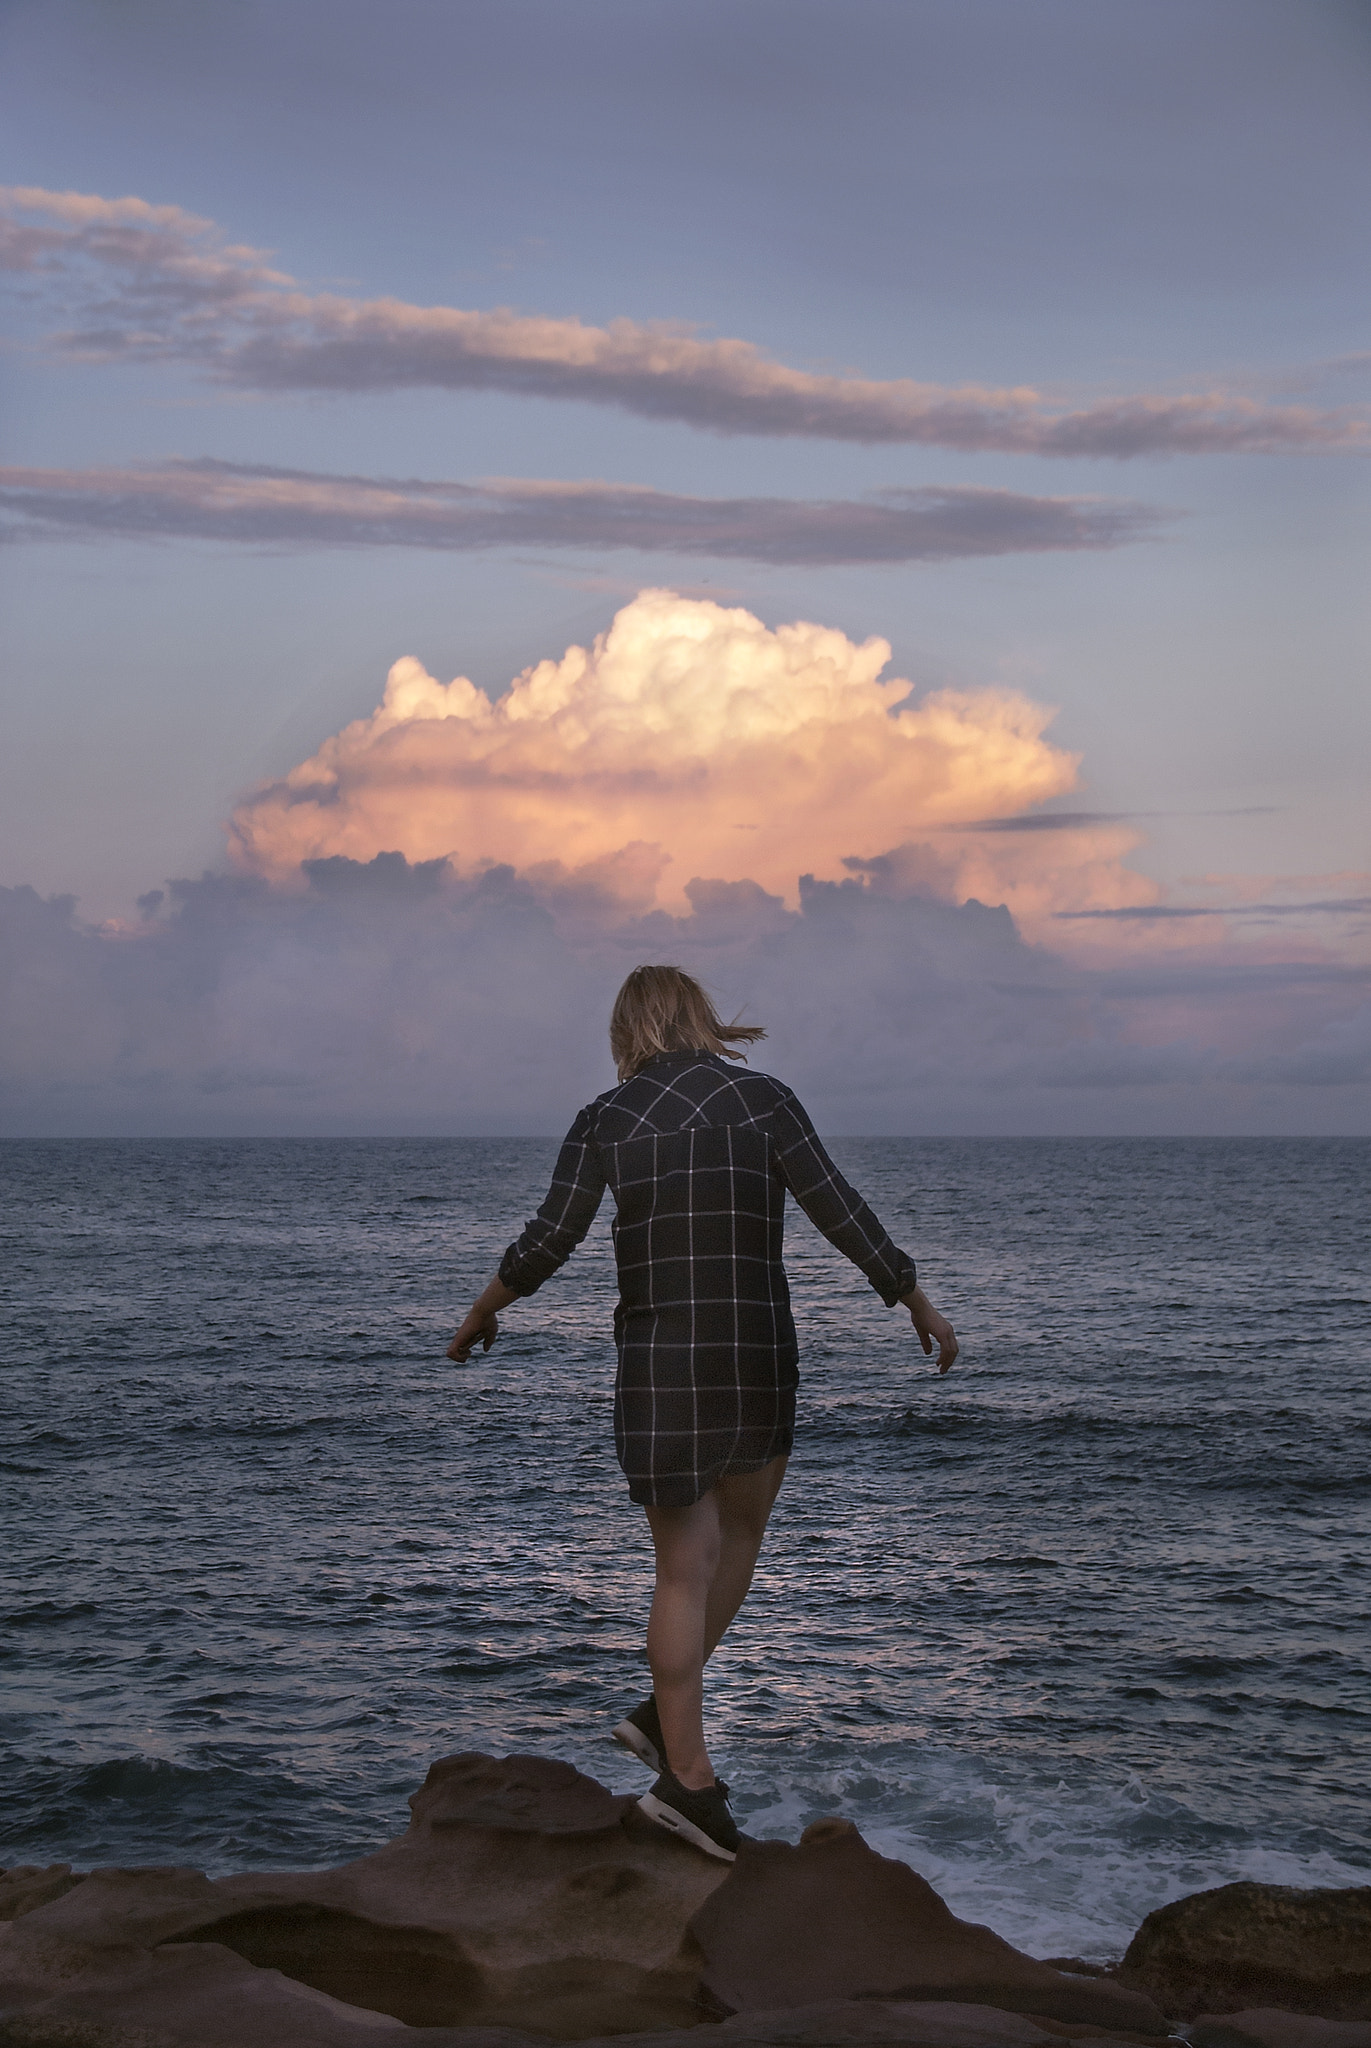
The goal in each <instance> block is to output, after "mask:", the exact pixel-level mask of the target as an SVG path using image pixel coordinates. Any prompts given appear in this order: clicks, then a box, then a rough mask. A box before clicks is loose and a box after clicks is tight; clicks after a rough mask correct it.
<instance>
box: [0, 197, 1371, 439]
mask: <svg viewBox="0 0 1371 2048" xmlns="http://www.w3.org/2000/svg"><path fill="white" fill-rule="evenodd" d="M0 204H3V205H4V206H5V208H6V210H7V213H8V215H9V220H8V224H7V227H6V231H5V234H4V237H3V238H0V264H8V266H9V267H10V268H12V269H15V270H19V271H22V272H25V273H27V274H28V275H29V276H30V277H31V278H33V279H34V280H35V281H42V282H46V283H47V284H48V285H49V287H50V288H51V289H52V290H53V291H54V292H55V293H56V292H59V291H60V288H62V287H65V288H66V290H67V295H68V299H69V301H70V310H71V312H72V314H73V315H74V317H75V320H76V323H77V324H75V325H74V326H71V327H68V328H67V329H66V330H65V331H64V332H62V333H61V334H60V335H59V336H58V337H57V338H56V345H57V346H58V347H59V348H60V349H61V350H62V351H64V352H65V353H66V354H67V355H68V356H72V357H76V358H82V357H85V358H88V359H93V360H101V361H110V360H121V359H122V360H128V361H139V360H153V361H180V362H186V363H190V364H196V365H199V366H201V367H202V368H204V369H205V370H206V371H207V372H209V373H210V374H212V375H213V376H215V377H216V378H219V379H221V380H223V381H225V382H228V383H232V384H238V385H242V386H246V387H249V388H252V389H255V390H266V391H277V390H301V391H305V390H308V391H335V392H349V391H380V390H396V389H404V388H426V389H434V390H452V391H457V390H492V391H503V392H512V393H515V394H524V395H529V396H538V397H545V398H561V399H574V400H582V401H586V402H589V403H593V404H600V405H610V406H614V407H617V408H619V409H621V410H624V411H627V412H631V413H637V414H639V415H641V416H644V417H646V418H650V419H671V420H679V421H684V422H686V423H688V424H690V425H693V426H696V427H701V428H705V429H708V430H710V431H712V432H716V433H726V434H764V435H783V436H801V437H812V438H818V439H829V440H839V441H854V442H867V443H872V444H881V443H893V444H899V443H912V444H919V445H924V446H930V447H942V448H956V449H961V450H970V451H974V450H987V449H996V450H1000V451H1005V452H1010V453H1017V454H1032V455H1064V456H1112V457H1117V458H1124V457H1128V456H1134V455H1159V454H1174V453H1190V454H1226V453H1237V452H1242V451H1256V452H1261V453H1281V452H1296V451H1306V452H1307V451H1309V450H1336V449H1344V450H1345V449H1365V448H1366V447H1367V446H1368V445H1371V430H1369V429H1368V425H1367V422H1366V420H1365V418H1364V416H1363V415H1362V414H1361V413H1359V412H1357V411H1356V410H1354V409H1351V408H1341V409H1335V410H1331V411H1329V410H1319V409H1318V408H1316V407H1311V406H1308V405H1271V404H1268V403H1264V402H1262V401H1261V400H1259V399H1255V398H1253V397H1251V396H1250V395H1248V394H1246V393H1244V392H1243V391H1240V390H1236V389H1228V388H1222V387H1220V388H1215V389H1212V390H1206V391H1194V392H1183V393H1166V392H1142V393H1133V394H1128V395H1121V396H1118V397H1111V398H1107V399H1103V400H1097V401H1092V402H1090V403H1087V404H1083V405H1075V406H1073V405H1071V404H1069V403H1065V402H1061V401H1057V400H1052V399H1049V398H1048V397H1046V396H1045V395H1044V394H1043V393H1042V392H1040V391H1038V390H1036V389H1035V388H1033V387H1032V386H1031V385H1017V386H1011V387H1004V388H998V387H997V388H989V387H984V386H981V385H971V384H968V385H960V386H947V385H937V384H929V383H923V382H918V381H916V380H914V379H912V378H889V379H878V378H870V377H863V376H861V375H858V374H855V373H853V374H845V375H838V376H835V375H831V374H819V373H815V372H812V371H808V370H802V369H796V368H793V367H791V366H790V365H788V364H785V363H778V362H776V361H774V360H773V359H772V358H771V357H769V356H768V355H766V354H765V353H764V351H762V350H761V349H759V348H758V347H757V346H756V345H755V344H754V343H752V342H749V341H746V340H742V339H739V338H732V337H730V338H723V339H717V340H712V339H705V338H701V337H700V336H699V335H698V334H697V333H695V332H694V331H693V329H692V328H691V327H690V326H688V325H685V324H671V323H665V322H656V323H644V322H640V321H635V320H630V319H619V320H614V321H611V322H610V323H609V324H608V325H607V326H604V327H597V326H593V325H590V324H588V323H586V322H584V321H582V320H580V319H577V318H575V317H550V316H546V315H530V314H524V313H517V312H513V311H511V310H509V309H506V308H496V309H494V310H487V311H473V310H469V309H464V308H460V307H454V306H417V305H411V304H408V303H407V302H405V301H403V300H400V299H394V298H380V299H357V298H351V297H348V296H346V295H344V294H340V293H318V292H309V291H306V290H303V289H301V288H300V287H299V286H298V285H297V284H296V282H295V280H294V279H292V278H291V277H290V276H289V275H288V274H287V273H285V272H283V271H280V270H277V269H275V268H274V267H273V266H272V265H271V264H270V262H269V261H268V258H267V255H266V253H265V252H263V251H261V250H257V249H252V248H247V247H243V246H240V245H235V244H231V243H228V242H226V241H225V240H224V239H223V238H222V236H221V235H220V234H219V231H218V230H217V229H216V228H215V226H214V225H213V223H211V222H207V221H205V220H202V219H200V218H199V217H197V216H195V215H192V214H188V213H185V212H183V211H182V210H181V209H180V208H178V207H174V206H151V205H149V204H147V203H146V202H145V201H143V200H141V199H134V198H126V199H116V200H110V199H103V198H100V197H99V196H96V195H89V194H80V193H56V192H47V191H45V190H43V189H41V188H38V187H20V186H11V187H7V188H0Z"/></svg>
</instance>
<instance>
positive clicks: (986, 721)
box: [232, 590, 1153, 916]
mask: <svg viewBox="0 0 1371 2048" xmlns="http://www.w3.org/2000/svg"><path fill="white" fill-rule="evenodd" d="M889 659H890V647H889V645H888V643H887V642H886V641H884V640H880V639H871V640H867V641H866V642H864V643H863V644H862V645H861V646H858V645H856V644H854V643H853V642H852V641H851V640H849V639H848V638H847V637H846V636H845V635H844V634H843V633H841V632H838V631H836V630H834V629H833V628H831V627H825V626H819V625H810V624H804V623H799V624H795V625H788V626H781V627H779V628H777V629H776V630H775V631H772V630H770V629H769V628H768V627H766V626H765V625H763V623H762V622H761V620H760V619H757V618H754V617H753V616H752V614H751V613H749V612H746V611H743V610H741V609H726V608H725V607H723V606H721V605H718V604H712V603H707V602H699V601H694V600H689V599H685V598H681V597H678V596H676V595H675V594H674V593H673V592H671V591H667V590H645V591H643V592H641V593H640V594H639V596H638V597H637V598H635V599H634V601H633V602H632V603H631V604H629V605H627V606H626V607H625V608H624V609H623V610H622V611H621V612H620V613H619V614H618V616H617V617H616V618H615V620H614V622H613V624H612V625H611V627H610V628H609V630H608V632H606V633H604V634H602V635H601V636H600V637H599V638H598V639H597V640H596V641H595V643H594V645H593V646H592V647H591V648H589V649H587V648H583V647H571V648H568V650H567V651H566V653H565V654H564V655H563V656H562V658H561V660H560V661H542V662H539V663H538V664H537V665H536V666H535V667H533V668H530V669H526V670H525V671H524V673H523V674H522V675H521V676H519V677H518V678H517V680H516V681H515V682H514V684H513V685H512V687H511V688H510V690H509V691H508V692H507V693H506V694H505V695H504V696H503V697H501V698H499V699H498V700H496V701H494V702H492V701H491V699H490V698H488V697H487V696H486V695H485V694H484V693H483V692H482V691H480V690H478V689H477V688H476V687H475V686H474V685H473V684H472V683H470V682H469V681H468V680H467V679H466V678H465V677H463V676H459V677H457V679H456V680H455V681H454V682H451V683H449V684H447V685H443V684H441V683H439V682H436V681H435V680H434V678H433V677H432V676H430V675H429V674H428V673H427V672H426V671H425V670H424V669H423V667H422V666H421V665H420V664H419V662H417V661H415V660H412V659H406V660H403V661H398V662H396V664H395V666H394V667H393V668H392V669H391V671H390V676H389V679H388V681H387V684H386V690H385V696H384V698H383V700H382V702H381V704H380V706H379V707H378V709H377V710H376V711H375V712H374V713H373V714H372V715H371V717H370V718H365V719H359V720H358V721H356V722H355V723H354V724H352V725H349V726H347V727H346V728H345V729H344V731H342V732H341V733H339V734H338V735H337V736H336V737H334V738H332V739H329V740H326V741H325V743H324V744H323V746H322V747H320V749H319V751H318V752H317V753H316V754H315V755H313V756H312V757H311V758H310V759H309V760H307V761H305V762H302V763H301V764H300V766H299V767H297V768H294V769H292V771H291V772H290V774H289V775H287V776H286V777H285V778H284V780H282V781H280V782H275V783H270V784H267V785H266V786H264V787H263V788H261V789H259V790H258V791H257V792H256V793H255V794H253V795H252V796H250V797H249V798H248V799H247V800H246V801H245V802H244V803H243V804H242V805H240V807H239V809H238V811H237V812H236V814H235V816H234V820H233V838H232V848H233V855H234V859H235V861H236V863H237V864H238V865H239V866H240V867H242V868H245V869H247V870H250V871H253V872H256V873H259V874H265V875H268V876H272V877H275V878H278V879H279V878H283V877H285V876H288V875H289V874H291V873H292V872H294V871H296V870H298V867H299V864H300V862H302V861H304V860H309V859H318V858H326V857H328V856H331V855H335V854H342V855H345V856H348V857H350V858H352V859H355V860H370V859H371V858H373V856H374V855H376V854H377V853H380V852H389V851H395V852H400V853H404V854H405V855H407V856H408V858H409V859H410V860H414V861H419V860H433V859H435V858H438V857H440V856H447V857H449V858H451V859H452V860H454V862H456V863H458V864H459V865H461V866H463V867H473V866H477V865H480V864H481V863H483V862H499V863H502V862H508V863H510V864H511V865H513V866H515V867H518V868H520V869H523V870H529V869H536V868H538V867H540V866H545V865H547V864H555V865H556V866H557V867H558V868H560V869H563V870H576V869H588V868H593V869H595V870H596V878H597V881H598V882H599V884H600V886H602V887H603V886H609V887H612V888H614V889H615V890H616V891H617V892H618V893H619V894H621V895H622V896H623V897H624V899H625V901H626V903H632V904H633V906H634V907H637V908H645V907H647V906H648V905H650V904H651V903H652V902H653V901H654V897H655V900H656V901H657V902H658V903H659V904H660V905H661V907H663V908H667V909H672V910H680V909H682V908H684V907H685V903H686V893H685V892H686V886H687V884H688V883H689V882H690V881H692V880H693V879H695V878H698V877H704V878H708V879H719V880H726V881H727V880H739V879H744V878H746V879H750V880H751V881H753V882H756V883H759V884H760V885H761V886H762V887H763V888H764V889H766V890H768V891H769V892H771V893H772V894H774V895H777V896H781V897H784V898H785V899H786V901H787V902H789V903H792V904H793V903H794V902H795V901H796V900H797V899H796V887H797V881H798V877H799V876H800V875H801V874H802V873H813V874H816V875H819V876H821V877H830V878H831V877H835V876H839V877H840V876H842V875H843V874H844V872H845V871H847V870H851V869H853V868H860V867H861V866H863V865H864V864H867V863H870V862H873V861H875V860H877V859H878V858H879V857H880V856H883V855H887V854H890V853H891V852H892V850H893V849H896V848H906V849H907V848H909V847H910V845H911V843H912V842H915V841H917V840H919V839H920V838H921V837H923V836H925V835H928V834H930V833H932V834H936V835H938V849H937V851H936V852H934V851H933V849H932V848H931V847H928V846H925V847H924V848H923V849H922V852H921V867H920V873H919V876H918V879H919V880H920V882H921V884H922V885H923V886H925V887H926V888H928V889H929V890H930V892H932V893H938V894H942V895H946V896H950V897H952V896H964V895H966V894H970V893H979V894H984V895H987V896H988V897H989V900H991V901H1006V900H1007V901H1009V902H1010V903H1011V906H1012V907H1014V908H1015V909H1016V910H1017V911H1019V912H1020V913H1024V912H1027V913H1028V914H1029V915H1030V916H1032V915H1033V914H1034V913H1035V912H1038V913H1040V912H1045V911H1046V910H1047V909H1048V908H1061V907H1085V906H1088V905H1090V904H1094V903H1111V904H1115V903H1119V902H1128V901H1137V900H1140V899H1141V900H1145V899H1147V898H1149V897H1150V896H1151V894H1152V893H1153V892H1152V891H1151V890H1150V889H1149V888H1148V886H1147V885H1146V884H1145V883H1143V882H1142V880H1141V878H1139V877H1137V876H1133V875H1128V874H1127V873H1126V872H1125V871H1124V870H1122V869H1121V868H1120V867H1119V864H1118V855H1119V854H1120V853H1121V852H1122V851H1123V849H1124V847H1125V846H1126V845H1127V844H1128V843H1130V835H1128V834H1126V833H1121V832H1120V831H1119V830H1118V828H1117V827H1115V828H1111V827H1108V826H1105V827H1099V826H1093V825H1092V826H1089V827H1082V828H1081V830H1079V831H1077V832H1071V833H1067V834H1052V835H1042V834H1035V835H1031V836H1030V837H1029V838H1027V839H1023V840H1021V839H1017V838H1015V837H1014V836H1012V835H1009V836H1005V835H998V836H997V835H985V834H978V833H977V832H976V831H975V829H974V825H975V822H976V821H979V820H982V819H984V818H985V817H987V816H1000V817H1002V816H1006V815H1012V814H1014V813H1016V812H1019V811H1022V810H1023V809H1024V808H1025V807H1026V806H1028V805H1032V804H1037V803H1041V802H1043V801H1044V800H1045V799H1047V798H1050V797H1054V796H1058V795H1060V794H1062V793H1063V792H1065V791H1067V790H1069V789H1071V788H1072V787H1073V785H1074V783H1075V780H1076V766H1077V763H1076V757H1075V756H1074V755H1070V754H1067V753H1065V752H1063V751H1062V750H1061V749H1059V748H1056V747H1054V746H1052V745H1051V744H1050V743H1049V742H1048V741H1046V740H1045V739H1044V737H1043V732H1044V729H1045V727H1046V726H1047V725H1048V723H1049V722H1050V719H1051V716H1052V714H1051V712H1050V711H1048V710H1045V709H1044V708H1043V707H1042V706H1040V705H1036V704H1033V703H1031V702H1029V700H1028V699H1026V698H1025V697H1022V696H1020V695H1018V694H1017V693H1014V692H1010V691H1001V690H978V691H974V692H962V691H952V690H943V691H939V692H937V693H935V694H933V695H931V696H929V697H926V698H925V699H923V701H922V702H920V703H918V704H913V705H911V704H908V703H907V702H906V699H908V698H909V696H910V694H911V691H912V685H911V684H910V683H909V682H907V681H903V680H893V681H884V682H883V681H882V680H881V673H882V671H883V669H884V668H885V666H886V664H887V663H888V661H889ZM961 828H968V829H966V830H962V829H961ZM1049 838H1050V840H1051V841H1052V844H1051V845H1050V846H1049V845H1048V843H1047V841H1048V839H1049ZM907 864H908V863H907V862H906V865H907Z"/></svg>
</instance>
